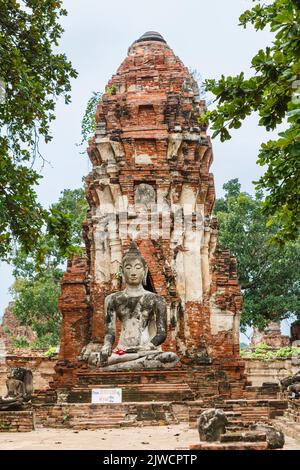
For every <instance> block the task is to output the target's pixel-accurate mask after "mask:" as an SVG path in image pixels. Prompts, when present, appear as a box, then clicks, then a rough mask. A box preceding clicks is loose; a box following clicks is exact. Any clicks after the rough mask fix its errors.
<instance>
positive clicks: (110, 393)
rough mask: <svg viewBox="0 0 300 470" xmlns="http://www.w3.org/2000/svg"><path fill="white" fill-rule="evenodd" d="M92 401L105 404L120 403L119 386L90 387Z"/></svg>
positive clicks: (120, 393) (120, 390) (120, 392)
mask: <svg viewBox="0 0 300 470" xmlns="http://www.w3.org/2000/svg"><path fill="white" fill-rule="evenodd" d="M92 403H98V404H103V405H104V404H107V403H122V389H121V388H93V389H92Z"/></svg>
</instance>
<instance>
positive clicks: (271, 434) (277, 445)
mask: <svg viewBox="0 0 300 470" xmlns="http://www.w3.org/2000/svg"><path fill="white" fill-rule="evenodd" d="M251 429H252V430H254V431H257V432H263V433H266V440H267V444H268V449H282V447H283V446H284V442H285V440H284V434H283V432H282V431H281V430H279V429H277V428H275V427H274V426H270V425H269V424H265V423H256V424H254V425H253V426H252V427H251Z"/></svg>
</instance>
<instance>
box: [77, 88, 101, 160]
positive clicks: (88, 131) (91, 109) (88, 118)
mask: <svg viewBox="0 0 300 470" xmlns="http://www.w3.org/2000/svg"><path fill="white" fill-rule="evenodd" d="M102 95H103V93H101V92H100V91H93V93H92V96H91V97H90V99H89V100H88V102H87V105H86V108H85V112H84V114H83V118H82V121H81V142H80V144H79V146H81V145H84V144H86V142H87V141H88V139H89V138H90V137H91V136H92V135H93V134H94V133H95V131H96V111H97V106H98V104H99V103H100V101H101V99H102ZM82 153H85V150H84V152H82Z"/></svg>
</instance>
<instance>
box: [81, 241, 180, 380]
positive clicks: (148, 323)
mask: <svg viewBox="0 0 300 470" xmlns="http://www.w3.org/2000/svg"><path fill="white" fill-rule="evenodd" d="M147 273H148V268H147V264H146V261H145V259H144V258H143V257H142V256H141V254H140V252H139V251H138V249H137V246H136V244H135V243H134V242H132V243H131V246H130V249H129V251H128V252H127V253H126V254H125V255H124V257H123V259H122V276H123V280H124V282H125V285H126V287H125V289H124V290H122V291H119V292H115V293H113V294H110V295H108V296H107V297H106V299H105V305H104V310H105V337H104V344H103V346H102V348H101V349H100V350H99V348H98V347H97V345H96V344H94V346H93V345H92V344H91V343H90V344H89V345H88V346H87V347H86V348H84V349H83V351H82V354H81V357H80V358H81V359H82V360H87V361H88V362H89V364H91V365H97V366H100V367H101V368H102V369H103V370H107V371H114V370H120V371H121V370H122V371H124V370H142V369H168V368H171V367H174V366H175V365H176V364H177V362H178V361H179V359H178V357H177V355H176V354H175V353H173V352H163V351H162V349H161V344H162V343H163V342H164V341H165V339H166V336H167V306H166V301H165V299H164V298H163V297H162V296H160V295H157V294H155V293H154V292H151V291H148V290H146V289H145V288H144V287H143V284H146V279H147ZM117 319H119V320H120V322H121V333H120V337H119V341H118V344H117V346H116V347H115V348H114V349H113V345H114V342H115V338H116V320H117Z"/></svg>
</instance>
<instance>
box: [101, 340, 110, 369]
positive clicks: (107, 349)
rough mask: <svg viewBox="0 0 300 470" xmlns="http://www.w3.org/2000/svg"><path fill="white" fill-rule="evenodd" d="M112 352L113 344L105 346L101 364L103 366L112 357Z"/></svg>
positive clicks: (102, 351)
mask: <svg viewBox="0 0 300 470" xmlns="http://www.w3.org/2000/svg"><path fill="white" fill-rule="evenodd" d="M111 352H112V347H111V344H105V345H104V346H103V347H102V349H101V354H100V363H101V365H104V364H106V363H107V361H108V358H109V357H110V356H111Z"/></svg>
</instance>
